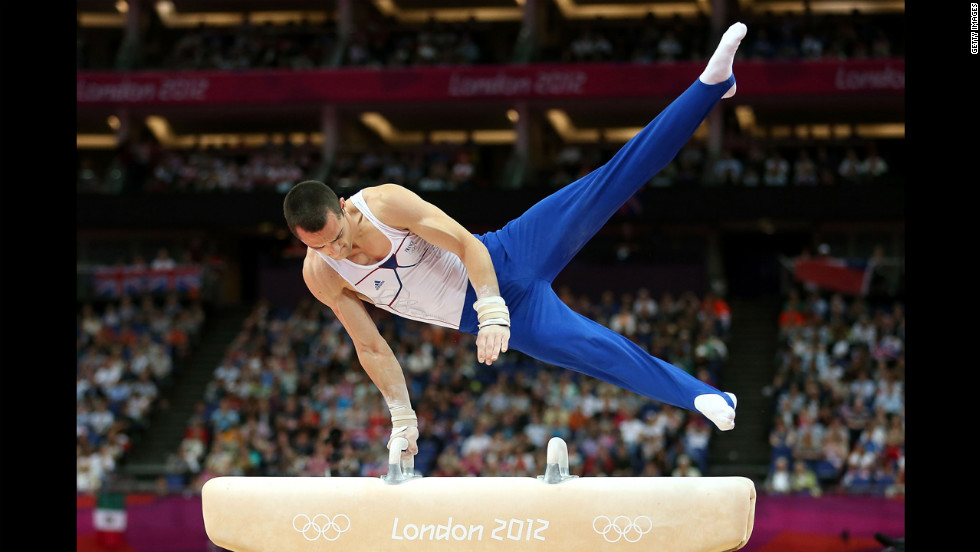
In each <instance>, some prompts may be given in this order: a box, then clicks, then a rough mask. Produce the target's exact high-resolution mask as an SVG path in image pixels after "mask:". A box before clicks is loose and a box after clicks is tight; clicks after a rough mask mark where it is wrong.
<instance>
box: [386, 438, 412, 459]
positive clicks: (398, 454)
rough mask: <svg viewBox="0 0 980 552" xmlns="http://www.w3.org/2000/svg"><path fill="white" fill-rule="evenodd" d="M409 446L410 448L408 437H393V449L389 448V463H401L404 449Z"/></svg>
mask: <svg viewBox="0 0 980 552" xmlns="http://www.w3.org/2000/svg"><path fill="white" fill-rule="evenodd" d="M407 448H408V439H406V438H404V437H396V438H395V439H392V441H391V449H389V450H388V463H389V464H401V461H402V451H403V450H405V449H407ZM409 458H411V457H409Z"/></svg>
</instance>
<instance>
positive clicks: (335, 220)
mask: <svg viewBox="0 0 980 552" xmlns="http://www.w3.org/2000/svg"><path fill="white" fill-rule="evenodd" d="M352 234H353V232H352V228H351V225H350V220H349V218H348V216H347V208H346V202H345V201H344V200H343V198H341V200H340V216H339V217H338V216H337V215H335V214H334V213H333V212H331V211H327V224H326V225H324V227H323V228H322V229H320V230H319V231H316V232H307V231H306V230H303V229H302V228H297V229H296V235H297V237H299V239H300V241H302V242H303V243H305V244H306V246H307V247H309V248H311V249H315V250H317V251H320V252H322V253H324V254H325V255H326V256H328V257H330V258H331V259H337V260H340V259H346V258H347V257H348V256H349V255H350V253H351V249H352V247H353V236H352Z"/></svg>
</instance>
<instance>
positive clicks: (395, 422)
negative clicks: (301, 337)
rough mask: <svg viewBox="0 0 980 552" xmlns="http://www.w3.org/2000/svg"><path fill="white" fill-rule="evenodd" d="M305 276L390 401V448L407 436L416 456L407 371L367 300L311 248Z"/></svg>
mask: <svg viewBox="0 0 980 552" xmlns="http://www.w3.org/2000/svg"><path fill="white" fill-rule="evenodd" d="M303 279H304V280H305V281H306V286H307V287H308V288H309V289H310V292H311V293H313V296H314V297H316V298H317V299H318V300H319V301H320V302H321V303H323V304H325V305H326V306H328V307H330V309H331V310H332V311H333V312H334V314H336V315H337V319H338V320H340V323H341V324H343V325H344V329H346V330H347V333H348V335H350V337H351V340H352V341H353V342H354V349H355V350H356V351H357V359H358V360H359V361H360V363H361V366H362V367H363V368H364V371H365V372H367V375H368V377H370V378H371V381H372V382H374V385H375V386H377V388H378V390H379V391H381V395H382V397H384V400H385V402H386V403H387V404H388V410H389V411H390V412H391V425H392V431H391V437H390V438H389V440H388V447H391V440H392V439H394V438H395V437H404V438H405V439H406V440H407V441H408V449H407V450H406V451H405V452H404V455H406V456H407V455H415V454H416V453H418V451H419V448H418V438H419V430H418V418H417V417H416V415H415V411H414V410H413V409H412V403H411V400H410V398H409V395H408V385H407V384H406V383H405V374H404V372H403V371H402V367H401V365H400V364H398V359H397V358H396V357H395V354H394V353H393V352H392V351H391V347H390V346H388V343H387V342H386V341H385V340H384V338H383V337H381V334H380V332H378V327H377V326H376V325H375V323H374V319H372V318H371V315H370V314H368V312H367V308H366V307H365V306H364V303H363V302H362V301H361V299H360V298H359V297H358V296H357V295H356V294H355V293H354V291H353V290H351V289H350V288H348V287H347V286H346V285H345V284H344V283H343V280H342V278H341V277H340V276H339V275H338V274H337V273H336V272H334V271H333V270H331V269H330V267H329V266H327V264H326V263H324V262H323V261H322V260H321V259H320V258H319V257H318V256H317V255H316V253H315V252H313V251H312V250H311V251H310V252H309V253H308V254H307V257H306V260H305V262H304V263H303Z"/></svg>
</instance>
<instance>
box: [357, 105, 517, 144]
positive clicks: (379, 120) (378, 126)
mask: <svg viewBox="0 0 980 552" xmlns="http://www.w3.org/2000/svg"><path fill="white" fill-rule="evenodd" d="M360 120H361V122H362V123H364V125H365V126H367V127H368V128H370V129H371V130H373V131H374V132H375V133H376V134H377V135H378V136H379V137H380V138H381V139H382V140H384V141H385V143H387V144H394V145H410V144H421V143H422V142H424V141H425V138H426V134H428V138H429V141H430V142H433V143H452V144H464V143H466V142H473V143H474V144H482V145H501V144H513V143H514V142H516V141H517V132H515V131H514V130H509V129H500V130H497V129H474V130H447V129H435V130H429V131H415V132H407V131H401V130H398V129H397V128H395V126H394V125H392V124H391V121H389V120H388V119H386V118H385V116H384V115H382V114H380V113H378V112H375V111H366V112H364V113H361V115H360Z"/></svg>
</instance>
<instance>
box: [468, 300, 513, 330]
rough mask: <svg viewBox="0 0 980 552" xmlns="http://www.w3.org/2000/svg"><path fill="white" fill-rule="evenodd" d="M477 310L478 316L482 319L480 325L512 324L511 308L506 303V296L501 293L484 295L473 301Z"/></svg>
mask: <svg viewBox="0 0 980 552" xmlns="http://www.w3.org/2000/svg"><path fill="white" fill-rule="evenodd" d="M473 308H474V309H475V310H476V317H477V319H478V320H479V321H480V325H479V326H480V327H481V328H483V327H484V326H510V309H508V308H507V304H506V303H504V298H503V297H501V296H499V295H494V296H491V297H484V298H483V299H480V300H479V301H477V302H475V303H473Z"/></svg>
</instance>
